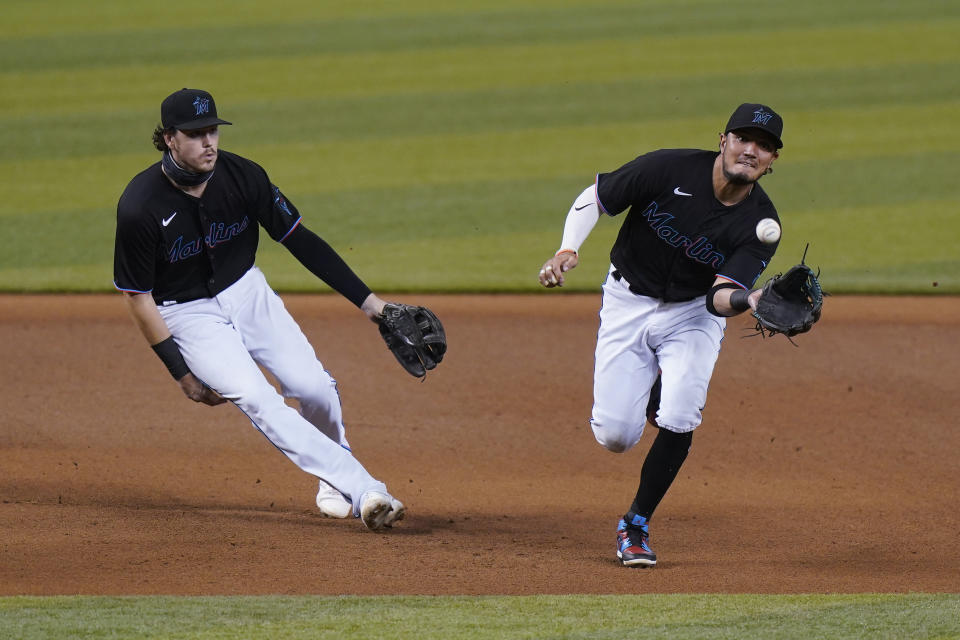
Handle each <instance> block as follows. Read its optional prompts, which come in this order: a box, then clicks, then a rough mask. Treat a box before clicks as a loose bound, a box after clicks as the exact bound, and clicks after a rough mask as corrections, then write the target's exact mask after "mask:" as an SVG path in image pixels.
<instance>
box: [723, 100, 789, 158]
mask: <svg viewBox="0 0 960 640" xmlns="http://www.w3.org/2000/svg"><path fill="white" fill-rule="evenodd" d="M737 129H760V130H761V131H766V132H767V133H769V134H770V135H771V136H773V139H774V141H775V142H776V143H777V149H781V148H783V141H782V140H781V139H780V136H781V135H782V134H783V118H781V117H780V116H779V115H777V112H776V111H774V110H773V109H771V108H770V107H768V106H767V105H765V104H759V103H756V102H746V103H744V104H742V105H740V106H739V107H737V110H736V111H734V112H733V115H731V116H730V120H728V121H727V128H726V129H724V130H723V133H724V135H726V134H728V133H730V132H731V131H736V130H737Z"/></svg>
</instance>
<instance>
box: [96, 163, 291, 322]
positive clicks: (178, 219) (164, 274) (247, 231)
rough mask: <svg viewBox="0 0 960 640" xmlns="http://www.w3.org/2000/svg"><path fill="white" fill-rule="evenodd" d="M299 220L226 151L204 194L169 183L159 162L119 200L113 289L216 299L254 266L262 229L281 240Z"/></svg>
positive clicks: (262, 175) (253, 170)
mask: <svg viewBox="0 0 960 640" xmlns="http://www.w3.org/2000/svg"><path fill="white" fill-rule="evenodd" d="M299 223H300V214H299V212H298V211H297V209H296V207H294V206H293V204H292V203H291V202H290V201H288V200H287V199H286V198H285V197H284V196H283V194H282V193H281V192H280V190H279V189H278V188H277V187H275V186H273V184H271V182H270V179H269V177H267V173H266V171H264V170H263V169H262V168H261V167H260V166H259V165H258V164H256V163H255V162H252V161H250V160H247V159H246V158H242V157H240V156H238V155H236V154H233V153H229V152H227V151H222V150H221V151H220V152H219V154H218V156H217V164H216V168H215V171H214V174H213V176H212V177H211V178H210V180H209V181H208V182H207V186H206V189H205V190H204V192H203V195H202V196H201V197H200V198H195V197H193V196H191V195H188V194H186V193H184V192H183V191H181V190H180V189H178V188H177V187H175V186H174V185H173V184H171V183H170V181H169V180H168V179H167V178H166V176H164V174H163V172H162V171H161V170H160V163H159V162H158V163H156V164H154V165H152V166H150V167H149V168H147V169H146V170H145V171H143V172H141V173H140V174H138V175H137V176H136V177H134V179H133V180H131V181H130V184H128V185H127V188H126V189H125V190H124V192H123V195H122V196H121V197H120V202H119V204H118V205H117V235H116V244H115V249H114V263H113V274H114V286H116V288H117V289H120V290H121V291H134V292H138V293H147V292H151V293H152V294H153V298H154V300H155V301H156V302H157V304H163V303H165V302H166V303H172V302H188V301H190V300H196V299H199V298H207V297H211V296H215V295H216V294H218V293H220V292H221V291H223V290H224V289H226V288H227V287H229V286H230V285H231V284H233V283H234V282H236V281H237V280H239V279H240V277H241V276H242V275H243V274H244V273H246V272H247V270H249V269H250V267H252V266H253V262H254V258H255V256H256V252H257V243H258V241H259V237H260V229H259V227H260V226H263V228H264V229H266V231H267V233H268V234H269V235H270V237H271V238H273V239H274V240H276V241H278V242H279V241H281V240H283V239H284V238H285V237H286V236H288V235H289V234H290V232H292V231H293V230H294V229H295V228H296V227H297V225H298V224H299Z"/></svg>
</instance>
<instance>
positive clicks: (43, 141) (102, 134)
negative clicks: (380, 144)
mask: <svg viewBox="0 0 960 640" xmlns="http://www.w3.org/2000/svg"><path fill="white" fill-rule="evenodd" d="M956 74H957V65H956V64H955V63H937V64H926V63H918V64H909V65H898V66H883V67H873V68H868V69H838V70H830V71H821V70H818V71H809V70H799V71H789V72H769V73H763V72H759V73H755V74H751V76H750V79H749V81H748V82H747V83H746V87H744V81H743V79H742V78H741V77H740V74H739V72H731V73H726V74H716V75H712V76H709V77H695V78H690V77H687V76H683V77H680V78H640V79H632V80H628V81H620V82H603V83H599V82H583V83H579V84H563V85H557V86H545V87H513V88H510V89H500V90H493V89H486V90H469V91H443V90H436V91H429V92H421V93H417V94H403V95H386V96H383V95H378V96H357V97H339V98H338V97H333V98H315V99H297V100H293V99H277V100H265V99H263V98H257V99H248V100H245V101H244V100H242V101H238V102H230V101H221V113H222V115H225V116H227V117H228V119H229V120H231V121H232V122H234V124H235V126H233V127H230V128H225V129H224V143H225V144H230V145H236V144H244V145H246V144H254V143H260V142H263V141H265V140H269V141H271V142H272V143H275V144H285V143H291V142H294V143H300V142H305V141H306V142H313V143H321V142H329V141H337V140H342V141H347V140H363V139H380V138H390V137H396V136H418V135H440V134H465V133H466V134H469V133H477V132H503V131H518V130H523V129H537V128H543V127H558V126H580V125H586V124H599V123H620V122H624V123H640V122H643V121H645V120H651V119H663V118H677V117H690V116H700V115H703V114H710V115H711V116H713V115H715V114H716V116H715V117H716V118H717V119H718V120H721V119H722V118H723V114H725V113H727V112H728V111H729V110H730V108H731V105H732V104H735V103H736V102H737V101H738V100H741V99H743V98H742V96H743V95H751V96H755V97H763V99H764V100H765V101H767V102H769V103H771V104H772V105H773V106H775V107H776V108H777V109H778V110H779V111H780V112H781V113H783V114H784V116H785V117H786V118H787V123H788V124H787V131H786V134H785V135H786V139H787V144H788V149H790V150H792V149H793V148H794V147H795V144H796V143H797V142H799V140H800V136H801V135H802V136H803V137H811V136H808V135H806V133H805V132H801V130H800V129H797V127H796V126H795V125H796V124H797V123H796V122H795V120H794V118H793V114H794V112H796V111H808V110H810V109H854V108H857V109H861V108H869V109H875V108H877V107H888V106H895V105H912V104H915V103H916V99H915V97H916V96H918V95H923V96H924V101H925V102H927V103H937V102H945V101H948V100H960V83H958V82H956ZM733 87H735V89H732V88H733ZM162 95H164V93H163V92H160V93H159V94H158V96H157V97H156V99H157V100H159V99H160V97H161V96H162ZM664 96H667V97H668V99H664ZM158 111H159V110H158V108H157V106H156V105H155V106H154V107H153V109H152V110H151V112H150V113H146V112H144V111H142V110H135V111H131V110H119V109H104V110H103V111H102V112H100V113H85V114H78V115H75V114H57V115H50V114H47V115H43V114H40V115H29V116H17V117H13V116H7V117H4V116H2V115H0V130H3V131H4V132H5V133H4V137H5V139H6V144H4V145H2V146H0V162H4V161H9V160H16V161H18V162H22V161H24V160H28V159H32V158H43V157H50V156H52V155H55V156H57V157H59V158H70V157H78V156H83V155H87V154H97V153H100V152H102V150H103V149H109V150H111V152H113V153H120V154H125V153H138V152H143V151H145V150H149V149H150V148H151V145H150V141H149V136H150V133H151V131H152V130H153V127H154V126H155V124H156V123H157V121H158V120H159V114H158ZM794 134H796V135H794ZM812 134H813V135H812V137H817V136H816V132H812Z"/></svg>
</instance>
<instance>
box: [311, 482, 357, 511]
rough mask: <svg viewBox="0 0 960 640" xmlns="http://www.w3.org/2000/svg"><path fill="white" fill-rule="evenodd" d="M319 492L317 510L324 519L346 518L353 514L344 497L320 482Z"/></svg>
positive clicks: (350, 505)
mask: <svg viewBox="0 0 960 640" xmlns="http://www.w3.org/2000/svg"><path fill="white" fill-rule="evenodd" d="M319 484H320V490H319V491H317V508H318V509H320V514H321V515H323V517H324V518H346V517H347V516H349V515H350V514H351V513H353V504H352V503H351V502H350V501H349V500H347V498H346V496H344V495H343V494H342V493H340V492H339V491H337V490H336V489H334V488H333V487H331V486H330V485H329V484H327V483H326V482H324V481H323V480H320V483H319Z"/></svg>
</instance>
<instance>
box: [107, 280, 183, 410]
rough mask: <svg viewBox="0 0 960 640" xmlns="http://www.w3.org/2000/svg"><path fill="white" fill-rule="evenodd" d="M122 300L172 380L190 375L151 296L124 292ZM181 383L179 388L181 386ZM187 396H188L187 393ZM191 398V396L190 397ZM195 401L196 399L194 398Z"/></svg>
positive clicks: (178, 379) (180, 379)
mask: <svg viewBox="0 0 960 640" xmlns="http://www.w3.org/2000/svg"><path fill="white" fill-rule="evenodd" d="M123 299H124V301H125V302H126V303H127V309H128V310H129V311H130V315H131V316H132V317H133V321H134V323H135V324H136V325H137V328H138V329H140V333H142V334H143V337H144V338H146V339H147V343H148V344H149V345H150V347H151V348H152V349H153V352H154V353H156V354H157V357H158V358H160V360H161V362H163V364H164V366H166V367H167V371H169V372H170V375H171V376H173V379H174V380H177V381H182V380H184V378H185V377H186V376H187V374H189V373H190V367H188V366H187V363H186V361H185V360H184V359H183V354H181V353H180V349H179V347H177V343H176V342H174V340H173V336H171V335H170V329H169V328H168V327H167V323H166V322H165V321H164V319H163V316H161V315H160V312H159V311H158V310H157V305H156V303H154V301H153V295H151V294H149V293H130V292H124V294H123ZM182 384H183V383H182V382H181V386H182ZM187 395H190V394H189V393H188V394H187ZM191 397H192V396H191ZM194 399H196V398H194Z"/></svg>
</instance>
